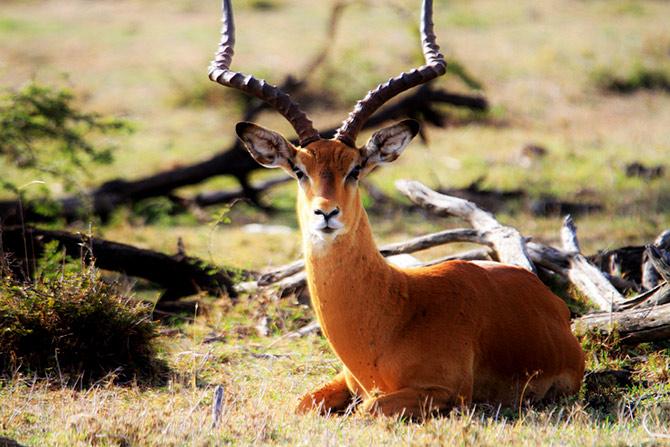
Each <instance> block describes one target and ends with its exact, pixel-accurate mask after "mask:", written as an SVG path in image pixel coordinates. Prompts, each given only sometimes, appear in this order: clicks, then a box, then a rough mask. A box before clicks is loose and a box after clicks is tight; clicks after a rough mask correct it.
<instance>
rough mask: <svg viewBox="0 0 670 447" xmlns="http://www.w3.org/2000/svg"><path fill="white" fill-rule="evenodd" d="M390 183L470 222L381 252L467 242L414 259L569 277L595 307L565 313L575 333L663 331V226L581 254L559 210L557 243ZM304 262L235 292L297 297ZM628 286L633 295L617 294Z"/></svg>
mask: <svg viewBox="0 0 670 447" xmlns="http://www.w3.org/2000/svg"><path fill="white" fill-rule="evenodd" d="M396 187H397V188H398V190H400V191H401V192H402V193H403V194H404V195H405V196H407V197H408V198H409V199H410V200H411V201H412V202H414V203H415V204H416V205H418V206H420V207H421V208H423V209H425V210H427V211H428V212H430V213H432V214H434V215H437V216H442V217H447V216H454V217H458V218H461V219H463V220H465V221H467V222H468V223H469V224H470V225H471V226H472V228H463V229H450V230H444V231H440V232H437V233H432V234H427V235H425V236H420V237H416V238H414V239H410V240H408V241H405V242H401V243H396V244H390V245H385V246H383V247H381V249H380V252H381V253H382V255H384V256H386V257H388V256H393V255H398V254H406V253H413V252H417V251H420V250H424V249H427V248H430V247H435V246H437V245H442V244H447V243H453V242H468V243H473V244H479V245H483V246H484V247H482V248H480V249H475V250H470V251H467V252H463V253H459V254H456V255H452V256H448V257H444V258H440V259H434V260H431V261H429V262H425V263H418V264H415V265H424V266H426V265H433V264H437V263H440V262H444V261H447V260H450V259H466V260H495V261H500V262H504V263H507V264H513V265H518V266H520V267H522V268H525V269H527V270H530V271H532V272H534V273H536V274H537V275H538V276H539V277H540V279H542V280H543V281H544V282H545V283H546V284H548V285H553V284H557V283H559V284H560V283H564V284H566V283H567V284H570V285H571V286H572V287H573V288H574V290H576V291H577V292H578V293H579V294H581V295H583V296H584V297H586V298H587V299H588V300H589V301H590V302H591V303H592V304H593V305H594V306H595V307H596V308H597V310H596V311H594V312H591V313H588V314H586V315H583V316H579V317H576V318H575V319H574V320H573V329H574V330H575V331H576V332H577V333H584V332H589V331H597V332H601V333H610V332H612V331H617V332H618V334H619V337H620V340H621V342H623V343H630V344H634V343H641V342H648V341H657V340H663V339H668V338H670V282H669V280H670V255H668V254H667V253H666V252H665V250H666V249H667V248H668V245H669V244H670V231H666V232H664V233H662V234H661V235H660V236H659V237H658V238H657V239H656V241H655V242H654V243H653V244H651V245H648V246H646V247H624V248H622V249H618V250H610V251H607V252H602V253H600V254H599V255H597V256H595V257H593V258H591V259H589V258H587V257H585V256H584V255H583V254H582V253H581V251H580V247H579V241H578V239H577V229H576V226H575V224H574V222H573V220H572V218H571V217H570V216H567V217H566V218H565V220H564V222H563V227H562V229H561V247H552V246H549V245H546V244H542V243H539V242H536V241H533V240H532V239H531V238H527V237H524V236H523V235H522V234H521V233H520V232H519V231H518V230H516V229H515V228H512V227H509V226H505V225H503V224H501V223H500V222H498V220H497V219H496V218H495V216H494V215H493V214H491V213H489V212H487V211H484V210H482V209H480V208H479V207H478V206H477V205H475V204H474V203H473V202H470V201H467V200H464V199H461V198H457V197H452V196H448V195H444V194H440V193H437V192H435V191H433V190H431V189H430V188H428V187H426V186H425V185H423V184H421V183H419V182H416V181H406V180H401V181H399V182H397V183H396ZM305 285H306V279H305V273H304V262H303V261H296V262H293V263H291V264H288V265H285V266H283V267H280V268H278V269H276V270H273V271H270V272H267V273H265V274H263V275H261V276H260V277H259V278H258V280H256V281H252V282H246V283H242V284H239V285H238V290H240V291H251V290H256V289H258V288H261V289H266V288H275V289H277V290H278V293H279V294H280V295H281V296H285V295H288V294H290V293H295V294H296V295H298V296H303V297H305V296H306V294H307V293H308V292H307V290H306V287H305ZM631 293H634V295H633V296H630V297H625V295H629V294H631Z"/></svg>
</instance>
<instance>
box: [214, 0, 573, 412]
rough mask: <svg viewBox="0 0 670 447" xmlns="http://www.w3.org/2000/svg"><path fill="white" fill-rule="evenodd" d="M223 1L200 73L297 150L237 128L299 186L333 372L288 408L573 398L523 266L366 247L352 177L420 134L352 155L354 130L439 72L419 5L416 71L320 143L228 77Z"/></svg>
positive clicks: (535, 287) (412, 130) (408, 131)
mask: <svg viewBox="0 0 670 447" xmlns="http://www.w3.org/2000/svg"><path fill="white" fill-rule="evenodd" d="M234 34H235V30H234V23H233V15H232V11H231V5H230V0H223V29H222V38H221V42H220V45H219V48H218V51H217V54H216V58H215V60H214V61H213V62H212V65H211V66H210V71H209V77H210V79H212V80H213V81H216V82H218V83H220V84H222V85H225V86H229V87H234V88H237V89H240V90H242V91H244V92H246V93H248V94H251V95H254V96H256V97H258V98H260V99H262V100H265V101H266V102H268V103H269V104H270V105H272V106H273V107H274V108H275V109H276V110H277V111H279V112H280V113H281V114H282V115H283V116H284V117H285V118H286V119H287V120H288V121H289V122H290V123H291V125H292V126H293V128H294V129H295V131H296V133H297V135H298V140H299V146H294V145H292V144H291V143H290V142H289V141H288V140H287V139H286V138H284V137H283V136H281V135H280V134H278V133H276V132H273V131H271V130H268V129H265V128H263V127H260V126H258V125H256V124H252V123H248V122H242V123H239V124H237V126H236V131H237V135H238V136H239V138H240V139H241V140H242V141H243V143H244V144H245V146H246V148H247V149H248V151H249V153H250V154H251V156H252V157H253V158H254V159H255V160H256V161H257V162H258V163H260V164H261V165H263V166H266V167H269V168H282V169H284V170H285V171H286V172H288V173H289V175H291V176H293V177H294V178H295V179H296V180H297V183H298V199H297V213H298V218H299V221H300V228H301V231H302V244H303V251H304V256H305V265H306V270H307V278H308V284H309V292H310V296H311V299H312V305H313V308H314V311H315V312H316V315H317V318H318V320H319V323H320V324H321V328H322V331H323V334H324V335H325V337H326V338H327V339H328V342H329V344H330V346H331V348H332V349H333V351H334V352H335V354H336V355H337V357H339V359H340V360H341V361H342V363H343V364H344V366H343V368H342V372H341V373H340V374H338V375H337V376H335V378H333V379H332V380H331V381H330V382H328V383H326V384H325V385H323V386H322V387H320V388H318V389H317V390H315V391H313V392H311V393H308V394H307V395H305V396H304V397H303V398H302V399H301V401H300V403H299V405H298V411H299V412H306V411H310V410H313V409H315V410H318V411H320V412H322V413H329V412H336V411H342V410H344V409H346V408H347V407H348V405H350V403H351V402H352V400H354V399H355V400H359V399H360V400H362V405H361V406H362V409H363V410H364V411H368V412H371V413H374V414H384V415H395V414H404V415H406V416H410V417H413V416H415V417H421V416H422V415H425V414H426V413H425V412H426V410H427V409H438V410H442V409H449V408H452V407H454V406H459V405H467V404H468V403H470V402H473V401H475V402H490V403H501V404H505V405H507V404H513V403H515V402H516V403H518V402H519V400H520V399H530V400H541V399H544V398H548V397H551V396H559V395H567V394H572V393H575V392H576V391H577V390H578V389H579V387H580V384H581V380H582V376H583V373H584V354H583V352H582V350H581V348H580V345H579V343H578V341H577V339H576V338H575V337H574V335H573V334H572V332H571V331H570V322H569V312H568V309H567V307H566V305H565V304H564V303H563V301H561V299H559V298H558V297H557V296H555V295H554V294H553V293H551V292H550V291H549V289H547V287H545V286H544V284H543V283H542V282H541V281H540V280H539V279H538V278H537V277H536V276H535V275H534V274H533V273H531V272H529V271H526V270H524V269H522V268H519V267H515V266H510V265H505V264H500V263H496V262H464V261H450V262H444V263H442V264H439V265H435V266H432V267H422V268H398V267H395V266H393V265H390V264H388V263H387V262H386V261H385V260H384V258H383V257H382V256H381V255H380V254H379V251H378V250H377V247H376V245H375V242H374V239H373V235H372V231H371V228H370V222H369V221H368V217H367V215H366V213H365V210H364V209H363V206H362V205H361V199H360V195H359V191H358V182H359V181H360V179H361V178H363V177H364V176H365V175H366V174H368V173H369V172H370V171H371V170H372V169H374V168H375V167H376V166H378V165H381V164H384V163H389V162H391V161H393V160H395V159H396V158H398V156H399V155H400V154H401V152H402V151H403V149H404V148H405V147H406V146H407V144H408V143H409V142H410V140H412V138H413V137H414V136H415V135H416V134H417V132H418V131H419V125H418V123H417V122H415V121H412V120H407V121H402V122H400V123H398V124H395V125H393V126H390V127H387V128H384V129H381V130H378V131H377V132H375V133H374V134H373V135H372V136H371V138H370V139H369V141H368V142H367V143H366V144H365V145H364V146H362V147H358V146H356V136H357V134H358V133H359V131H360V129H361V127H362V126H363V124H364V123H365V122H366V120H367V119H368V118H369V117H370V116H371V115H372V114H373V113H374V112H375V111H376V110H377V109H378V108H379V107H380V106H381V105H382V104H384V103H385V102H386V101H388V100H389V99H391V98H392V97H394V96H396V95H398V94H399V93H401V92H403V91H405V90H408V89H410V88H412V87H414V86H417V85H419V84H422V83H425V82H427V81H429V80H431V79H433V78H436V77H438V76H440V75H442V74H444V73H445V70H446V63H445V61H444V57H443V56H442V54H440V51H439V47H438V46H437V44H436V38H435V34H434V33H433V22H432V1H431V0H424V1H423V7H422V12H421V40H422V48H423V53H424V56H425V60H426V64H425V65H423V66H422V67H419V68H417V69H414V70H411V71H409V72H406V73H402V74H401V75H399V76H397V77H395V78H392V79H390V80H389V81H387V82H386V83H384V84H381V85H379V86H378V87H377V88H375V89H374V90H372V91H370V92H369V93H368V94H367V96H366V97H365V98H364V99H362V100H361V101H359V102H358V103H357V105H356V107H355V109H354V111H353V112H352V113H351V114H350V115H349V117H348V118H347V119H346V121H344V123H343V124H342V126H341V127H340V128H339V129H338V131H337V132H336V134H335V137H334V138H333V139H323V138H321V136H320V135H319V133H318V132H317V131H316V130H315V128H314V127H313V126H312V122H311V121H310V120H309V119H308V118H307V116H306V115H305V113H303V112H302V110H301V109H300V108H299V107H298V105H297V104H296V103H295V102H293V101H292V100H291V99H290V98H289V96H288V95H287V94H286V93H284V92H282V91H280V90H279V89H278V88H277V87H275V86H272V85H270V84H267V83H266V82H265V81H263V80H258V79H256V78H254V77H253V76H249V75H244V74H241V73H239V72H235V71H232V70H230V63H231V60H232V55H233V47H234Z"/></svg>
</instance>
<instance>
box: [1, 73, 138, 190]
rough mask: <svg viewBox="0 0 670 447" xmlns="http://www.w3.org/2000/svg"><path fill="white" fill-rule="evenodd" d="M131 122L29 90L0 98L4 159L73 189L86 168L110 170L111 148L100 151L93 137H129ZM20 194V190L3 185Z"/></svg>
mask: <svg viewBox="0 0 670 447" xmlns="http://www.w3.org/2000/svg"><path fill="white" fill-rule="evenodd" d="M127 130H129V126H128V124H127V123H126V122H124V121H122V120H118V119H110V118H106V117H102V116H100V115H97V114H95V113H86V112H82V111H80V110H78V109H77V108H76V106H75V105H74V96H73V95H72V93H70V92H68V91H66V90H55V89H52V88H49V87H44V86H40V85H37V84H29V85H27V86H26V87H24V88H22V89H20V90H18V91H10V92H7V93H5V94H4V95H3V96H0V157H1V158H4V160H5V161H6V162H7V163H8V164H10V165H13V166H16V167H17V168H19V169H24V170H25V169H28V170H31V171H35V172H39V173H41V174H47V175H49V176H50V177H51V178H54V179H56V180H58V181H60V182H62V183H63V185H64V186H65V188H66V189H73V188H74V187H75V186H76V184H77V178H78V177H79V173H86V166H87V164H90V163H94V164H108V163H110V162H111V161H112V147H111V146H109V145H102V146H99V147H98V146H97V145H94V144H93V143H92V142H91V141H90V137H92V136H94V135H101V134H109V133H113V132H119V131H127ZM0 186H2V187H4V188H6V189H10V190H14V191H16V189H17V188H16V185H13V184H11V183H9V182H7V181H2V180H0Z"/></svg>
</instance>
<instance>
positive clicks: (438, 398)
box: [362, 388, 472, 419]
mask: <svg viewBox="0 0 670 447" xmlns="http://www.w3.org/2000/svg"><path fill="white" fill-rule="evenodd" d="M464 391H465V392H461V393H454V392H451V391H448V390H446V389H442V388H437V389H414V388H403V389H400V390H398V391H394V392H392V393H387V394H383V395H381V396H377V397H371V398H369V399H366V400H365V401H363V404H362V410H363V411H366V412H368V413H371V414H374V415H384V416H404V417H407V418H409V419H424V418H426V417H427V416H430V415H431V414H432V413H434V412H436V411H445V410H450V409H452V408H454V407H457V406H463V405H467V404H469V403H470V400H471V398H472V390H471V389H470V390H464Z"/></svg>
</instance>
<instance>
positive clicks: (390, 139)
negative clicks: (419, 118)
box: [361, 120, 420, 172]
mask: <svg viewBox="0 0 670 447" xmlns="http://www.w3.org/2000/svg"><path fill="white" fill-rule="evenodd" d="M419 128H420V125H419V123H418V122H416V121H414V120H404V121H401V122H399V123H398V124H394V125H393V126H389V127H385V128H383V129H381V130H378V131H377V132H375V133H373V134H372V136H371V137H370V140H368V142H367V143H366V144H365V146H363V148H362V149H361V156H362V157H363V166H364V171H365V172H369V171H371V170H372V169H373V168H374V167H375V166H378V165H380V164H383V163H390V162H392V161H393V160H395V159H396V158H398V157H399V156H400V154H401V153H402V151H403V149H405V147H407V145H408V144H409V142H410V141H412V138H414V137H415V136H416V134H417V133H419Z"/></svg>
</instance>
